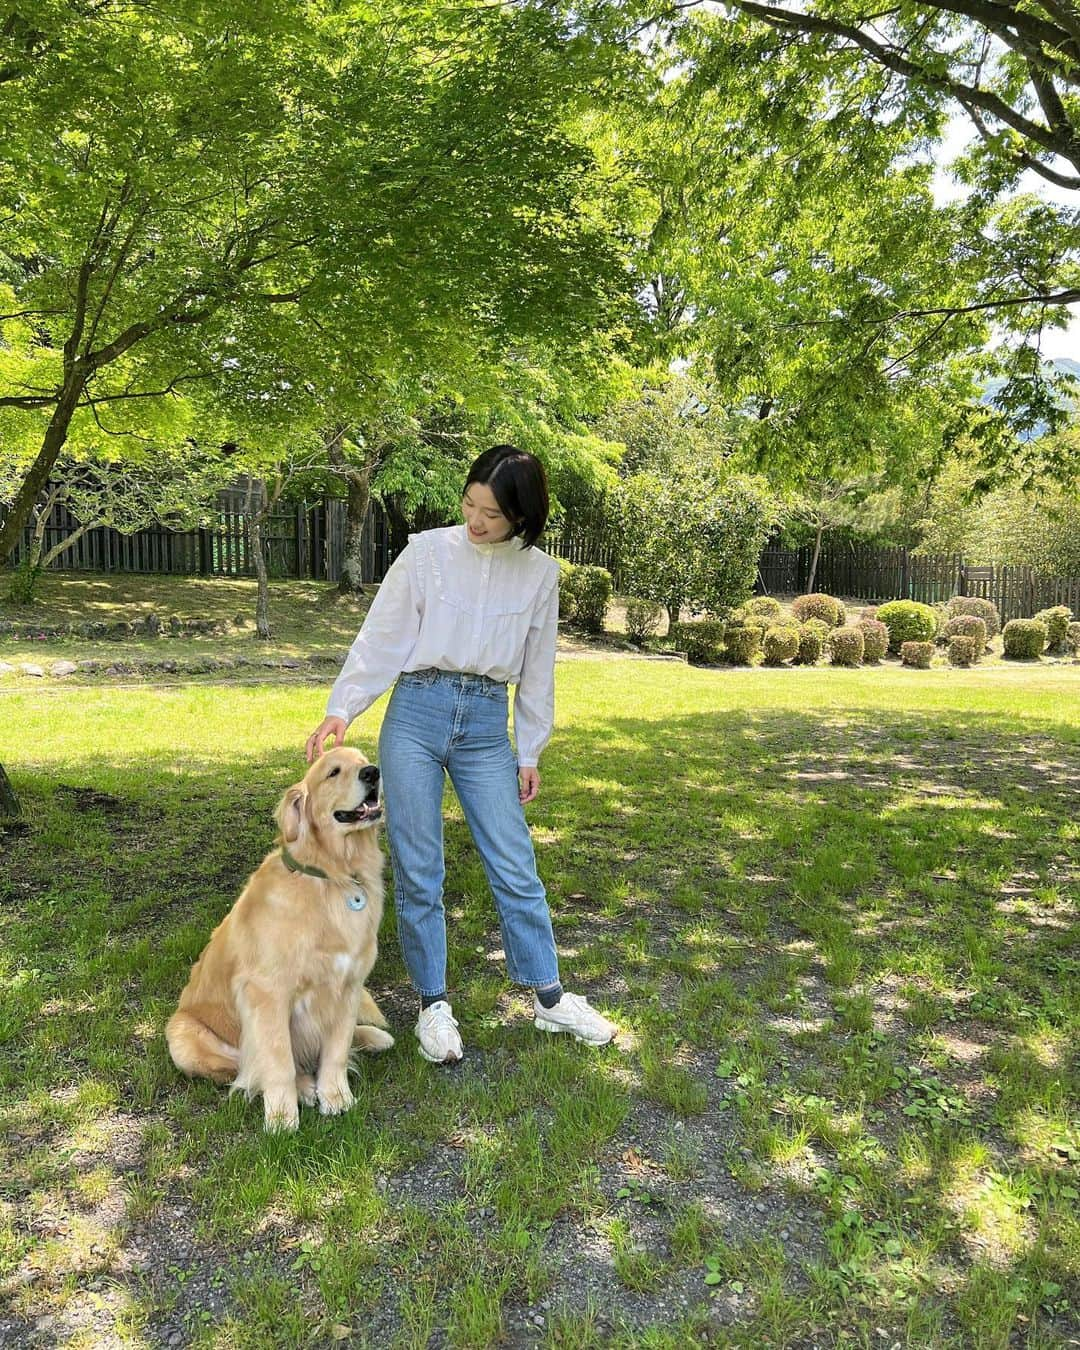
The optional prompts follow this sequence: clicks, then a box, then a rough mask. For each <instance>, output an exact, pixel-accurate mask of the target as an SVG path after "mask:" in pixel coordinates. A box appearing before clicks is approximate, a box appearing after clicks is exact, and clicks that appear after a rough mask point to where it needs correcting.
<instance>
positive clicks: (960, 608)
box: [945, 595, 1001, 639]
mask: <svg viewBox="0 0 1080 1350" xmlns="http://www.w3.org/2000/svg"><path fill="white" fill-rule="evenodd" d="M945 612H946V613H947V614H948V616H949V618H950V619H955V618H956V617H957V616H958V615H960V614H974V616H975V617H976V618H977V619H982V621H983V623H984V624H986V636H987V638H988V639H989V638H992V637H997V635H998V634H999V633H1000V632H1001V615H1000V614H999V613H998V611H997V605H995V604H993V603H992V602H991V601H990V600H980V599H979V598H978V596H975V595H954V596H953V598H952V599H951V600H950V601H949V603H948V604H947V605H946V606H945Z"/></svg>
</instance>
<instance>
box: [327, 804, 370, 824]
mask: <svg viewBox="0 0 1080 1350" xmlns="http://www.w3.org/2000/svg"><path fill="white" fill-rule="evenodd" d="M378 809H379V808H378V807H377V806H374V805H370V804H369V803H367V802H363V803H361V805H360V806H357V807H356V808H355V809H354V810H352V811H335V812H334V815H335V816H336V817H337V819H338V820H340V821H342V822H345V821H349V820H352V821H356V820H364V819H366V817H368V816H370V815H374V814H375V813H376V812H377V811H378Z"/></svg>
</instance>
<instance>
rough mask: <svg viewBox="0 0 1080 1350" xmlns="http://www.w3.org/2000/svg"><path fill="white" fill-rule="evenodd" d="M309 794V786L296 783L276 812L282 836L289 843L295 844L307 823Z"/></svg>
mask: <svg viewBox="0 0 1080 1350" xmlns="http://www.w3.org/2000/svg"><path fill="white" fill-rule="evenodd" d="M307 795H308V794H307V788H306V787H305V785H304V784H303V783H294V784H293V785H292V787H291V788H289V790H288V791H287V792H286V793H285V796H284V797H282V799H281V801H280V802H279V803H278V808H277V810H276V811H275V812H274V819H275V820H276V821H277V823H278V829H279V830H280V831H281V837H282V838H283V839H284V840H285V842H286V843H287V844H295V843H296V841H297V839H299V838H300V832H301V830H303V828H304V826H305V825H306V824H307Z"/></svg>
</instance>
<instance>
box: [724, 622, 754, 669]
mask: <svg viewBox="0 0 1080 1350" xmlns="http://www.w3.org/2000/svg"><path fill="white" fill-rule="evenodd" d="M760 650H761V629H760V628H758V627H757V626H756V625H754V626H747V625H743V624H734V625H732V624H729V625H728V629H727V632H726V633H725V634H724V657H725V659H726V660H728V661H730V663H731V664H732V665H733V666H749V665H752V664H753V660H754V657H755V656H757V654H758V652H759V651H760Z"/></svg>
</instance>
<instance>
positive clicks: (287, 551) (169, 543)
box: [0, 486, 391, 582]
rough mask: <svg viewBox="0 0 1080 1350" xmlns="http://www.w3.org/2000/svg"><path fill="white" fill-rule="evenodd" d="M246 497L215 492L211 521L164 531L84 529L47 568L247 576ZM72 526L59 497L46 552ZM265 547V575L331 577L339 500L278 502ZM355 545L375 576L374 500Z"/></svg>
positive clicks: (341, 534)
mask: <svg viewBox="0 0 1080 1350" xmlns="http://www.w3.org/2000/svg"><path fill="white" fill-rule="evenodd" d="M245 499H246V491H245V489H244V488H243V487H242V486H236V487H231V488H227V489H225V490H223V491H221V492H219V493H218V498H217V503H216V508H217V509H216V511H215V513H214V520H213V523H212V524H211V525H208V526H205V527H203V528H201V529H196V530H170V529H168V528H166V527H165V526H163V525H161V526H154V527H151V528H149V529H145V530H136V531H134V532H133V533H131V534H122V533H121V532H120V531H119V530H114V529H111V528H109V527H107V526H99V527H98V528H96V529H92V530H87V532H86V533H85V534H83V535H81V536H80V537H79V538H78V539H76V540H75V542H74V543H73V544H72V545H71V547H70V548H67V549H65V550H64V552H63V553H61V554H60V555H59V556H58V557H57V558H56V559H55V560H54V561H53V562H52V563H51V564H50V569H51V570H52V569H55V570H58V571H59V570H69V569H70V570H76V571H93V572H166V573H175V574H179V575H186V576H203V577H250V576H254V575H255V563H254V559H253V558H252V555H251V540H250V538H249V532H248V528H247V521H246V519H245V517H244V510H243V508H244V502H245ZM0 519H2V512H0ZM78 527H79V523H78V521H77V520H76V519H75V518H74V516H72V515H71V513H70V512H69V511H68V510H67V508H66V507H65V506H64V505H63V503H58V504H57V505H56V506H54V507H53V509H52V511H51V512H50V513H49V518H48V520H47V521H46V524H45V538H44V549H45V552H46V553H48V551H49V550H50V549H52V548H54V547H55V546H56V544H58V543H60V542H61V541H62V540H63V539H66V538H67V537H68V536H69V535H71V534H73V533H74V532H75V531H76V530H77V529H78ZM31 535H32V528H31V526H29V525H28V526H27V527H26V529H25V530H24V531H23V537H22V540H21V541H20V543H19V545H18V546H17V548H16V550H15V553H14V557H13V561H14V562H16V563H18V562H19V561H20V560H21V559H22V558H24V557H26V556H27V554H28V552H29V548H30V539H31ZM264 547H265V551H266V562H267V568H268V571H269V573H270V575H271V576H272V577H298V578H311V579H313V580H317V581H337V580H338V579H339V577H340V576H341V570H342V565H343V562H344V554H345V503H344V502H342V501H337V500H332V501H328V502H317V503H314V504H312V503H308V502H302V503H300V504H298V505H292V506H282V507H281V508H280V509H279V510H277V511H275V512H273V513H272V514H271V516H270V519H269V521H268V524H267V528H266V529H265V530H264ZM361 548H362V576H363V580H364V581H365V582H370V581H381V580H382V578H383V577H384V576H385V575H386V569H387V568H388V567H389V566H390V562H391V558H390V529H389V522H388V521H387V518H386V514H385V512H384V511H383V510H382V508H381V507H380V506H379V504H378V503H377V502H371V503H369V505H368V510H367V514H366V516H365V518H364V526H363V530H362V533H361Z"/></svg>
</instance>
